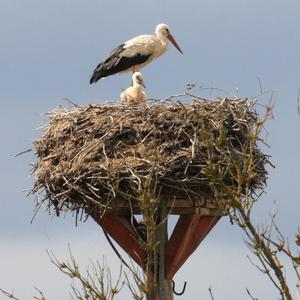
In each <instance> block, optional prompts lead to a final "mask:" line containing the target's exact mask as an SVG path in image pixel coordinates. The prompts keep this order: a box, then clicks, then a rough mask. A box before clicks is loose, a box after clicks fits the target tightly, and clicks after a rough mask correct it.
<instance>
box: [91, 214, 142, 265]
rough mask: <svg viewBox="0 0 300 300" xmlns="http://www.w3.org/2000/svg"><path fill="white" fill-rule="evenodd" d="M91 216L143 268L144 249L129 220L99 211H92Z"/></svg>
mask: <svg viewBox="0 0 300 300" xmlns="http://www.w3.org/2000/svg"><path fill="white" fill-rule="evenodd" d="M92 217H93V219H94V220H95V221H96V222H97V223H98V224H99V225H100V226H101V227H102V228H103V230H104V231H106V232H107V233H108V234H109V235H110V236H111V237H112V238H113V239H114V240H115V241H116V242H117V243H118V244H119V245H120V246H121V247H122V248H123V249H124V250H125V252H127V253H128V255H129V256H130V257H131V258H132V259H134V261H135V262H136V263H137V264H138V265H139V266H141V267H142V268H143V265H144V263H145V257H146V256H145V251H144V249H143V248H142V247H141V245H140V243H139V240H138V235H137V233H136V232H135V230H134V229H133V227H132V225H131V223H130V220H129V219H128V218H126V217H118V216H115V215H111V214H104V215H101V214H100V213H94V214H93V215H92Z"/></svg>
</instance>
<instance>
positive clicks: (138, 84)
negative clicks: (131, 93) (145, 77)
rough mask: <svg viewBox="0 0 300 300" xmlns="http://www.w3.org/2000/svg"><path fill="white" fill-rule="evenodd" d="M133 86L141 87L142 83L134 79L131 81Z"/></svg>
mask: <svg viewBox="0 0 300 300" xmlns="http://www.w3.org/2000/svg"><path fill="white" fill-rule="evenodd" d="M133 86H134V87H136V88H139V89H142V85H141V84H140V83H138V82H137V81H135V80H134V81H133Z"/></svg>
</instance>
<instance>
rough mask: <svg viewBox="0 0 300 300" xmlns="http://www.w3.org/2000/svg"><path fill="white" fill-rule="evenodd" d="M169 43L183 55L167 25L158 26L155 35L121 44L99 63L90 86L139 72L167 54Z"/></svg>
mask: <svg viewBox="0 0 300 300" xmlns="http://www.w3.org/2000/svg"><path fill="white" fill-rule="evenodd" d="M169 41H170V42H172V44H173V45H174V46H175V47H176V48H177V50H178V51H179V52H181V53H183V52H182V51H181V49H180V47H179V45H178V44H177V42H176V41H175V39H174V37H173V35H172V34H171V33H170V29H169V26H168V25H166V24H159V25H157V26H156V29H155V34H154V35H150V34H145V35H140V36H137V37H135V38H133V39H131V40H129V41H127V42H125V43H123V44H121V45H120V46H118V47H116V48H115V49H113V50H112V51H111V52H110V53H109V54H108V55H107V56H106V57H105V58H104V59H103V60H102V61H101V62H100V63H99V65H98V66H97V67H96V69H95V70H94V72H93V75H92V76H91V79H90V84H92V83H95V82H97V81H98V80H100V79H101V78H103V77H107V76H110V75H113V74H116V73H121V72H130V71H131V72H137V71H139V70H140V69H141V68H143V67H144V66H146V65H148V64H149V63H150V62H151V61H152V60H153V59H155V58H157V57H159V56H161V55H162V54H163V53H165V52H166V50H167V47H168V42H169Z"/></svg>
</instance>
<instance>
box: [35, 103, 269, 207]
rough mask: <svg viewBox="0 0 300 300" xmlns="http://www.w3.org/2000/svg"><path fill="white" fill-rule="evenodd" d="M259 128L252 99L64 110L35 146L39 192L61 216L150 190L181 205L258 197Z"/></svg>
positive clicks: (261, 181) (261, 167)
mask: <svg viewBox="0 0 300 300" xmlns="http://www.w3.org/2000/svg"><path fill="white" fill-rule="evenodd" d="M258 121H259V120H258V114H257V113H256V111H255V108H254V104H253V101H250V100H247V99H238V100H236V99H235V100H230V99H217V100H215V101H200V100H195V99H194V101H193V103H192V104H182V103H180V102H172V103H164V104H161V103H160V104H152V105H150V106H147V107H127V106H120V105H109V104H105V105H100V104H99V105H88V106H76V107H74V108H72V109H69V110H67V109H63V108H61V107H60V108H57V109H55V110H54V111H53V112H50V113H49V114H48V124H47V125H46V126H45V128H44V129H43V136H42V137H41V138H40V139H39V140H37V141H36V142H35V151H36V155H37V157H38V161H37V163H36V165H35V169H34V171H35V184H34V188H33V192H34V193H37V194H38V195H39V197H37V199H39V200H38V203H40V202H44V201H48V202H47V203H48V204H49V207H51V206H54V207H55V209H56V212H59V211H60V210H66V209H68V210H75V211H77V212H78V211H80V210H81V209H82V210H83V211H84V210H85V209H87V208H89V209H90V208H91V207H96V206H97V209H99V208H100V209H105V208H108V207H109V206H110V205H111V203H116V202H117V201H119V200H122V201H124V200H126V201H129V200H131V201H132V200H139V199H140V196H141V195H142V194H143V193H145V191H147V192H150V193H152V196H153V197H159V198H160V199H168V200H170V199H174V200H175V201H176V199H191V200H192V201H194V200H195V201H196V200H197V199H200V198H201V197H205V198H209V199H211V201H213V200H214V198H215V197H217V196H216V195H219V196H220V195H221V196H222V199H223V200H224V201H226V200H227V199H230V198H231V197H232V194H230V191H231V192H232V191H233V190H239V191H241V193H242V194H245V193H255V192H258V191H261V190H262V189H263V188H264V185H265V182H266V177H267V171H266V164H267V163H268V156H267V155H264V154H263V153H262V152H261V151H260V150H259V149H258V146H257V138H256V137H255V132H256V130H257V124H258ZM219 198H220V197H219ZM112 200H114V201H112Z"/></svg>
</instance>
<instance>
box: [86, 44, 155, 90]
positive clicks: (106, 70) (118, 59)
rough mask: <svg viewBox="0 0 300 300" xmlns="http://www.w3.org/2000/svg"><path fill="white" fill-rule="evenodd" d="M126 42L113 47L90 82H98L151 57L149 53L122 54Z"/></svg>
mask: <svg viewBox="0 0 300 300" xmlns="http://www.w3.org/2000/svg"><path fill="white" fill-rule="evenodd" d="M124 46H125V44H122V45H120V46H118V47H116V48H115V49H113V50H112V51H111V52H110V53H109V54H108V55H107V56H105V58H104V59H103V60H102V61H101V62H100V63H99V65H98V66H97V67H96V69H95V70H94V72H93V75H92V76H91V79H90V84H92V83H95V82H97V81H98V80H99V79H101V78H103V77H107V76H109V75H113V74H116V73H119V72H121V71H125V70H127V69H129V68H130V67H132V66H134V65H138V64H142V63H144V62H145V61H147V59H148V58H149V57H150V55H151V54H149V55H142V54H139V53H138V54H137V55H135V56H131V57H127V56H122V55H121V54H122V52H123V51H124Z"/></svg>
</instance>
